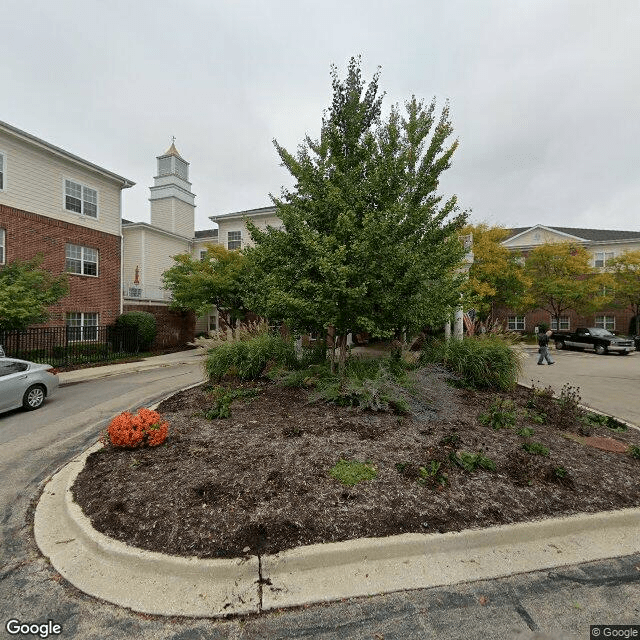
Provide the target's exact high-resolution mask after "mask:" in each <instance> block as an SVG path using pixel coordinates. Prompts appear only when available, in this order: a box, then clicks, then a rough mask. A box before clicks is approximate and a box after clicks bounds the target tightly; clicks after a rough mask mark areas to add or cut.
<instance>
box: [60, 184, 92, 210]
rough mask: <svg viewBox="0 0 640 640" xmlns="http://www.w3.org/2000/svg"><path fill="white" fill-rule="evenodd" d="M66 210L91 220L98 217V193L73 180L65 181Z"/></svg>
mask: <svg viewBox="0 0 640 640" xmlns="http://www.w3.org/2000/svg"><path fill="white" fill-rule="evenodd" d="M64 208H65V209H66V210H67V211H74V212H75V213H81V214H82V215H83V216H89V217H90V218H97V217H98V192H97V191H96V190H95V189H91V188H89V187H85V186H84V185H82V184H79V183H77V182H72V181H71V180H65V181H64Z"/></svg>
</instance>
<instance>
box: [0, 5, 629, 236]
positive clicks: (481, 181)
mask: <svg viewBox="0 0 640 640" xmlns="http://www.w3.org/2000/svg"><path fill="white" fill-rule="evenodd" d="M2 6H3V9H2V29H1V31H2V50H3V56H2V60H3V62H2V64H0V120H4V121H6V122H8V123H9V124H12V125H13V126H16V127H18V128H20V129H23V130H25V131H27V132H29V133H32V134H34V135H36V136H38V137H40V138H43V139H44V140H46V141H48V142H51V143H53V144H55V145H57V146H60V147H62V148H63V149H66V150H67V151H70V152H72V153H75V154H77V155H79V156H81V157H83V158H86V159H87V160H90V161H91V162H94V163H96V164H98V165H100V166H103V167H105V168H107V169H110V170H112V171H114V172H115V173H118V174H120V175H123V176H125V177H127V178H129V179H131V180H133V181H135V182H136V186H135V187H133V188H132V189H129V190H127V191H125V192H124V198H123V202H124V205H123V207H124V211H123V215H124V217H125V218H128V219H130V220H136V221H139V220H141V221H148V219H149V203H148V197H149V187H150V186H151V185H152V183H153V176H154V175H155V172H156V156H158V155H160V154H162V153H163V152H164V151H165V150H166V149H167V148H168V147H169V145H170V144H171V136H175V137H176V147H177V148H178V150H179V152H180V154H181V155H182V156H183V157H184V158H185V159H186V160H187V161H188V162H190V163H191V166H190V178H191V182H192V183H193V191H194V193H195V194H196V205H197V209H196V229H204V228H210V227H211V226H212V224H211V222H210V220H209V219H208V216H210V215H214V214H219V213H226V212H230V211H238V210H242V209H250V208H255V207H261V206H267V205H269V204H270V200H269V196H268V194H269V193H270V192H271V193H274V194H279V192H280V189H281V187H282V186H283V185H286V186H289V185H290V180H289V175H288V173H287V172H286V170H285V169H284V168H282V167H281V166H280V164H279V158H278V156H277V154H276V152H275V149H274V147H273V143H272V140H273V139H274V138H276V139H277V140H278V142H280V143H281V144H283V145H284V146H285V147H286V148H288V149H289V150H290V151H295V149H296V147H297V145H298V144H299V143H300V142H301V141H302V139H303V138H304V135H305V134H307V133H308V134H310V135H311V136H312V137H316V136H317V135H318V133H319V127H320V122H321V118H322V112H323V109H325V108H326V107H327V106H328V105H329V104H330V100H331V85H330V76H329V70H330V64H331V63H335V64H336V65H337V66H338V68H339V69H340V75H341V77H344V75H345V70H346V64H347V61H348V59H349V57H350V56H352V55H358V54H360V55H362V67H363V71H364V76H365V78H366V79H367V80H368V79H370V78H371V76H372V75H373V73H374V72H375V70H376V68H377V67H378V66H380V67H381V68H382V70H381V78H380V87H381V88H382V89H383V90H384V91H385V92H386V98H385V105H386V106H387V108H388V106H389V105H390V104H391V103H394V102H402V101H404V100H405V99H407V98H409V97H410V96H411V95H412V94H415V95H416V96H417V97H419V98H426V99H427V100H430V99H431V98H433V97H435V98H436V100H437V103H438V106H439V107H441V106H442V105H444V103H445V100H448V101H449V103H450V108H451V119H452V123H453V127H454V130H455V136H456V137H458V138H459V141H460V146H459V148H458V151H457V152H456V154H455V155H454V158H453V166H452V168H451V169H450V170H449V171H448V172H447V173H446V174H445V177H444V178H443V180H442V181H441V185H440V187H441V191H442V193H443V194H444V195H450V194H452V193H455V194H457V195H458V198H459V202H460V205H461V207H462V208H464V209H470V210H471V211H472V213H471V220H472V221H474V222H481V221H486V222H489V223H491V224H501V225H504V226H525V225H531V224H535V223H541V224H548V225H555V226H568V227H592V228H606V229H626V230H635V231H639V230H640V204H639V203H640V35H639V34H640V2H638V0H567V1H565V0H495V1H493V0H446V1H442V0H438V1H434V0H395V1H393V2H391V1H382V0H341V1H339V0H323V1H322V2H308V1H306V0H270V1H269V2H267V1H266V0H251V1H248V0H217V1H215V2H213V1H211V0H180V1H179V2H176V1H175V0H173V1H172V2H168V1H165V0H153V1H148V0H108V1H106V0H104V1H103V0H57V1H56V2H51V1H50V0H46V1H44V0H31V1H28V2H27V1H26V0H3V2H2Z"/></svg>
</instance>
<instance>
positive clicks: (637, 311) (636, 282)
mask: <svg viewBox="0 0 640 640" xmlns="http://www.w3.org/2000/svg"><path fill="white" fill-rule="evenodd" d="M609 271H610V273H611V276H612V277H613V288H614V290H613V294H612V295H613V300H614V304H615V306H617V307H619V308H623V309H626V308H628V307H629V308H631V310H632V311H633V315H634V316H635V329H633V331H635V335H640V250H636V251H625V252H624V253H623V254H621V255H619V256H618V257H616V258H614V259H613V261H612V262H611V263H610V270H609ZM631 329H632V328H631V327H630V330H631Z"/></svg>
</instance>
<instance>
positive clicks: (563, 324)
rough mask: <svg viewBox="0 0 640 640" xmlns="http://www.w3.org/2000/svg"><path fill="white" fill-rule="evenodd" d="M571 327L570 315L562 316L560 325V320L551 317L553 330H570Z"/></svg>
mask: <svg viewBox="0 0 640 640" xmlns="http://www.w3.org/2000/svg"><path fill="white" fill-rule="evenodd" d="M569 327H570V322H569V316H560V326H558V321H557V320H556V319H555V318H551V330H552V331H569Z"/></svg>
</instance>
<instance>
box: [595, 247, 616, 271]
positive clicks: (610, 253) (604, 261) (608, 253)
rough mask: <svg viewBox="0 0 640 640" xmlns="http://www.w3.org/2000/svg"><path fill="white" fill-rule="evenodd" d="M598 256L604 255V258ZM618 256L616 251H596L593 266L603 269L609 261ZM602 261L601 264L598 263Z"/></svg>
mask: <svg viewBox="0 0 640 640" xmlns="http://www.w3.org/2000/svg"><path fill="white" fill-rule="evenodd" d="M598 256H602V258H598ZM615 257H616V254H615V252H614V251H596V252H595V253H594V254H593V266H594V267H596V268H598V269H602V268H604V267H606V266H607V263H608V262H609V261H611V260H613V259H614V258H615ZM598 262H600V264H598Z"/></svg>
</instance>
